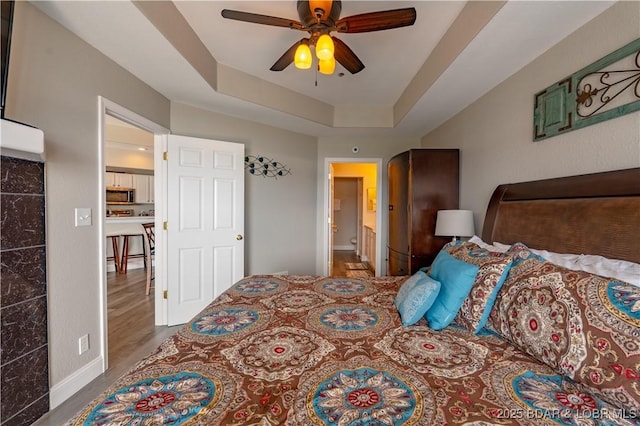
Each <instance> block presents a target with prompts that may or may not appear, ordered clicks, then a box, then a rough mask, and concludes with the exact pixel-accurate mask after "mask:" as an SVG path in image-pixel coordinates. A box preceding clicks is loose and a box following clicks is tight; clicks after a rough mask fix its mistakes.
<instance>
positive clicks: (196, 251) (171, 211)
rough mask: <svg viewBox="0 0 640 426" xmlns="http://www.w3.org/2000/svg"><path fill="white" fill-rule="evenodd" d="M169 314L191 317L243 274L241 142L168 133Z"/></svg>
mask: <svg viewBox="0 0 640 426" xmlns="http://www.w3.org/2000/svg"><path fill="white" fill-rule="evenodd" d="M167 146H168V160H167V163H168V164H167V187H168V188H167V189H168V195H167V231H166V232H167V233H166V236H167V260H168V265H167V291H168V294H167V319H168V324H169V325H175V324H182V323H185V322H187V321H189V320H190V319H191V318H193V317H194V316H195V315H196V314H197V313H198V312H200V311H201V310H202V309H203V308H204V307H205V306H207V305H208V304H209V303H210V302H211V301H212V300H213V299H214V298H215V297H217V296H218V295H219V294H221V293H222V292H223V291H225V290H226V289H228V288H229V287H230V286H231V285H232V284H233V283H234V282H236V281H238V280H239V279H241V278H242V277H243V276H244V239H243V238H244V145H242V144H238V143H231V142H223V141H215V140H209V139H200V138H192V137H186V136H177V135H169V138H168V144H167Z"/></svg>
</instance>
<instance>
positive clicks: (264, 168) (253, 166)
mask: <svg viewBox="0 0 640 426" xmlns="http://www.w3.org/2000/svg"><path fill="white" fill-rule="evenodd" d="M244 168H245V169H247V170H248V171H249V173H251V174H252V175H256V176H262V177H274V178H277V177H278V176H286V175H290V174H291V170H290V169H289V168H287V166H285V165H284V164H282V163H280V162H278V161H275V160H273V159H271V158H267V157H265V156H262V155H247V156H246V157H244Z"/></svg>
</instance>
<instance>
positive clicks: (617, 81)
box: [533, 39, 640, 141]
mask: <svg viewBox="0 0 640 426" xmlns="http://www.w3.org/2000/svg"><path fill="white" fill-rule="evenodd" d="M638 110H640V39H636V40H634V41H632V42H631V43H629V44H627V45H626V46H624V47H621V48H620V49H618V50H616V51H615V52H613V53H610V54H609V55H607V56H605V57H604V58H602V59H600V60H598V61H596V62H594V63H593V64H591V65H589V66H587V67H585V68H583V69H581V70H580V71H578V72H576V73H574V74H572V75H571V76H569V77H567V78H565V79H563V80H561V81H559V82H557V83H555V84H553V85H551V86H549V87H547V88H546V89H544V90H543V91H541V92H539V93H537V94H536V95H535V97H534V106H533V140H534V141H539V140H543V139H546V138H549V137H552V136H556V135H559V134H562V133H566V132H569V131H571V130H575V129H580V128H582V127H586V126H589V125H591V124H596V123H599V122H601V121H604V120H609V119H611V118H615V117H620V116H621V115H624V114H628V113H630V112H634V111H638Z"/></svg>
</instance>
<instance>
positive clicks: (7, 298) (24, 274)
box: [0, 246, 47, 307]
mask: <svg viewBox="0 0 640 426" xmlns="http://www.w3.org/2000/svg"><path fill="white" fill-rule="evenodd" d="M46 294H47V282H46V270H45V248H44V246H41V247H32V248H27V249H19V250H10V251H5V252H3V253H1V254H0V307H6V306H10V305H14V304H16V303H20V302H22V301H24V300H29V299H33V298H34V297H38V296H45V295H46Z"/></svg>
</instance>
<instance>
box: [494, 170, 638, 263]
mask: <svg viewBox="0 0 640 426" xmlns="http://www.w3.org/2000/svg"><path fill="white" fill-rule="evenodd" d="M638 235H640V168H634V169H625V170H614V171H610V172H602V173H591V174H586V175H578V176H568V177H563V178H554V179H544V180H538V181H531V182H522V183H515V184H514V183H512V184H504V185H500V186H498V187H497V188H496V189H495V191H494V192H493V195H492V196H491V201H490V202H489V207H488V208H487V214H486V215H485V219H484V227H483V229H482V239H483V240H485V241H488V242H493V241H499V242H502V243H505V244H510V243H514V242H516V241H521V242H523V243H525V244H527V245H529V246H531V247H533V248H538V249H545V250H550V251H555V252H559V253H580V254H599V255H601V256H605V257H610V258H613V259H623V260H629V261H632V262H640V244H638Z"/></svg>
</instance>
